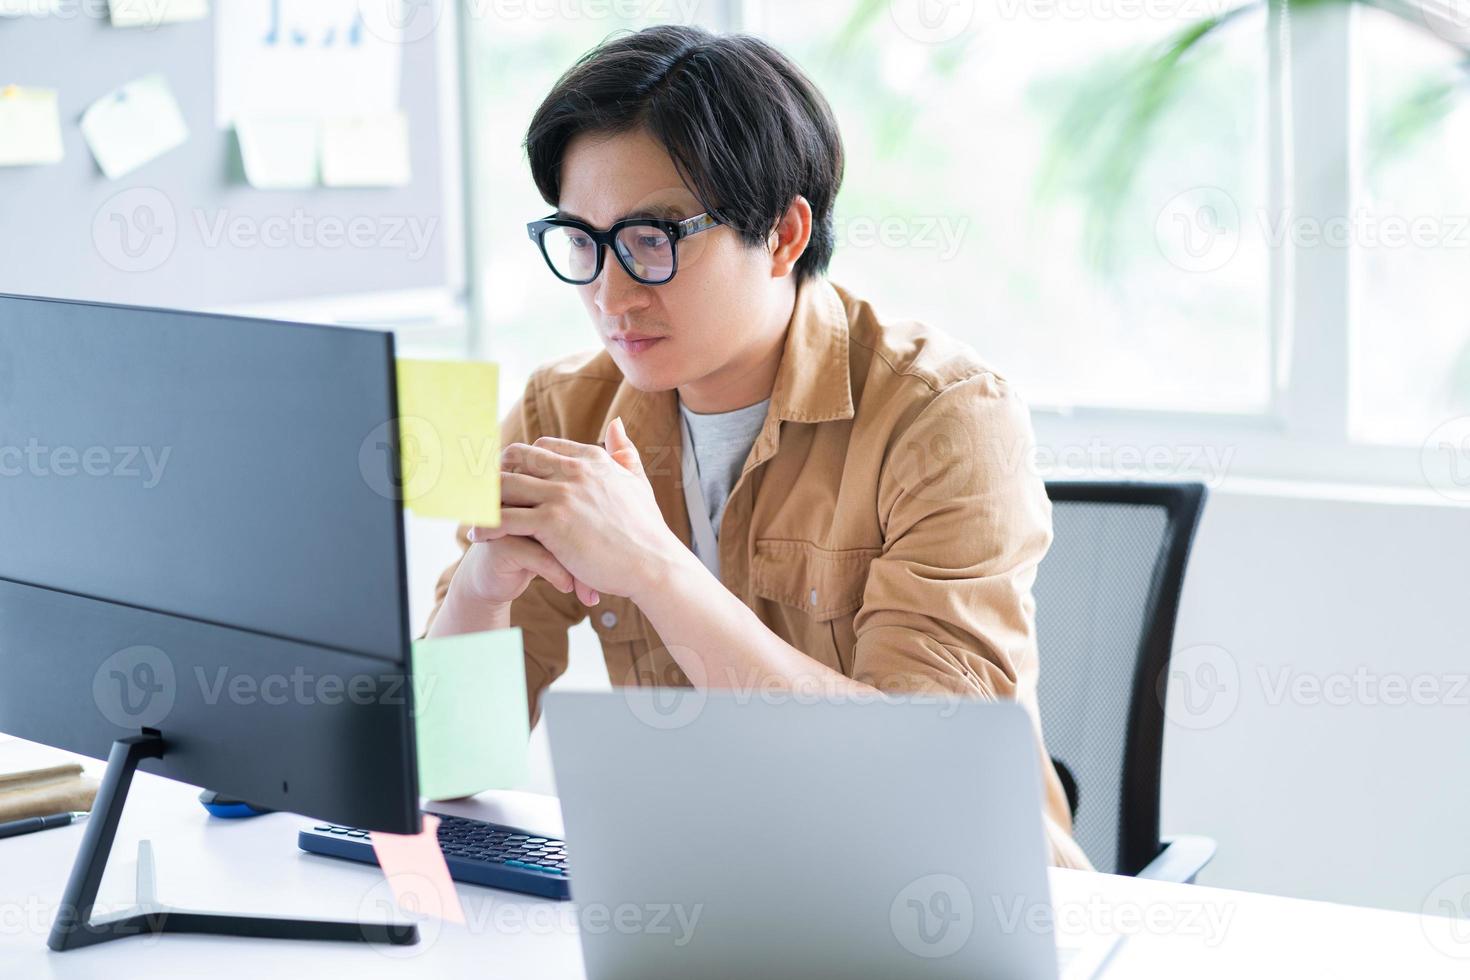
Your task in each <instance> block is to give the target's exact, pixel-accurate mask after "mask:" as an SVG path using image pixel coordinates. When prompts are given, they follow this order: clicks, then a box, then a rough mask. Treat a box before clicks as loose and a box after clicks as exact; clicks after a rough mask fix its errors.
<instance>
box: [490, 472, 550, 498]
mask: <svg viewBox="0 0 1470 980" xmlns="http://www.w3.org/2000/svg"><path fill="white" fill-rule="evenodd" d="M556 490H557V488H556V484H554V483H552V482H550V481H549V480H544V479H542V478H541V477H537V476H531V475H530V474H529V473H515V472H502V473H501V474H500V502H501V504H502V505H505V504H510V505H512V506H514V505H517V504H521V505H529V504H540V503H545V502H546V501H548V500H550V499H551V498H552V496H553V494H555V493H556Z"/></svg>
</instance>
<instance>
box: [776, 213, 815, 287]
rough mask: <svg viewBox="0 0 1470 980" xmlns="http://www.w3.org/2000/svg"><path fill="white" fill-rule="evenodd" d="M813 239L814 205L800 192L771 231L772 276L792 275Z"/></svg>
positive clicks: (777, 277)
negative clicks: (798, 260) (797, 262)
mask: <svg viewBox="0 0 1470 980" xmlns="http://www.w3.org/2000/svg"><path fill="white" fill-rule="evenodd" d="M811 240H812V206H811V202H809V201H808V200H807V199H806V198H804V197H802V196H801V195H800V194H798V195H797V196H796V197H794V198H792V199H791V204H790V205H788V206H787V208H786V213H785V214H783V215H781V220H779V221H777V222H776V227H775V228H774V229H772V231H771V242H772V245H771V277H772V278H773V279H779V278H782V277H784V276H789V275H791V273H792V271H793V270H794V269H795V268H796V261H797V259H800V258H801V256H802V254H803V253H804V252H806V247H807V243H809V242H810V241H811Z"/></svg>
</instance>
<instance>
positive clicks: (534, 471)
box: [500, 440, 601, 478]
mask: <svg viewBox="0 0 1470 980" xmlns="http://www.w3.org/2000/svg"><path fill="white" fill-rule="evenodd" d="M537 441H538V442H540V440H537ZM559 441H561V440H559ZM573 445H580V443H573ZM588 448H591V449H594V450H596V451H597V452H601V450H600V449H597V447H596V446H592V447H588ZM585 458H587V457H585V456H580V455H579V456H569V455H567V454H565V453H559V452H556V451H555V450H552V449H548V448H546V447H545V446H541V445H536V446H528V445H526V444H525V443H523V442H513V443H511V444H510V445H508V446H506V447H505V451H504V452H502V453H501V454H500V469H501V472H506V471H510V472H513V473H530V474H531V475H532V476H539V477H543V478H550V477H557V476H561V475H562V474H563V473H565V472H566V471H567V467H569V466H572V465H575V464H576V462H577V461H578V460H580V459H585Z"/></svg>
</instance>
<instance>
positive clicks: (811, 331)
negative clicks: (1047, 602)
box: [430, 27, 1087, 867]
mask: <svg viewBox="0 0 1470 980" xmlns="http://www.w3.org/2000/svg"><path fill="white" fill-rule="evenodd" d="M526 149H527V152H528V155H529V157H530V163H531V169H532V172H533V175H534V177H535V179H536V183H537V186H538V188H539V189H540V191H541V194H542V196H543V197H544V198H545V199H546V201H547V202H548V203H549V204H551V205H552V206H553V207H555V208H556V209H557V210H556V213H555V215H553V216H552V217H551V218H548V219H544V220H542V221H537V222H532V223H531V224H530V225H529V226H528V230H529V232H530V235H531V237H532V238H533V239H534V240H535V242H536V244H537V246H538V247H540V249H541V251H542V254H543V256H544V257H545V258H546V261H547V264H548V265H549V266H550V268H551V271H552V272H553V273H555V275H556V277H557V278H559V279H561V280H563V281H564V282H567V283H571V284H573V286H574V288H576V289H577V290H578V292H579V293H580V295H581V298H582V300H583V303H584V304H585V305H586V308H587V312H588V315H589V317H590V318H591V320H592V323H593V325H594V327H595V329H596V330H597V333H598V339H599V340H600V341H601V343H602V347H603V349H602V350H601V351H599V352H597V353H596V354H583V355H578V356H575V357H570V358H567V359H564V360H561V361H558V362H556V363H553V364H551V365H548V366H546V367H543V368H541V369H540V370H539V371H537V372H536V374H535V375H534V376H533V377H532V379H531V381H530V383H529V385H528V386H527V389H526V391H525V393H524V395H523V396H522V398H521V400H520V403H519V404H518V405H517V406H516V408H515V409H514V410H513V411H512V412H511V413H510V415H509V417H508V418H507V419H506V422H505V425H504V429H503V431H504V439H505V442H506V445H505V449H504V454H503V457H502V474H501V480H502V483H501V493H502V522H501V525H500V527H498V528H462V529H461V532H460V540H461V545H462V547H464V548H465V552H464V555H463V557H462V558H461V560H460V561H459V562H458V563H457V564H456V565H455V566H454V567H452V568H450V569H449V570H448V571H446V572H445V574H444V576H443V578H442V579H441V581H440V583H439V588H438V598H439V605H438V606H437V607H436V609H435V613H434V615H433V617H432V618H431V620H430V634H431V635H443V634H452V633H462V632H470V631H477V630H486V629H496V628H503V627H506V626H512V625H514V626H519V627H520V628H521V630H522V631H523V635H524V640H525V656H526V675H527V687H528V690H527V695H528V697H529V699H530V705H531V715H532V719H533V723H534V720H535V719H536V718H537V717H538V716H539V700H540V695H541V692H542V691H543V690H544V689H545V688H546V686H547V685H548V684H550V683H551V682H552V681H553V680H554V679H556V677H558V676H559V675H560V674H561V673H562V672H563V671H564V670H565V669H566V664H567V636H566V631H567V629H568V628H569V627H570V626H572V625H573V624H575V623H577V622H579V621H580V620H581V619H582V618H583V617H584V616H587V615H588V614H589V612H590V614H591V616H592V625H593V628H594V629H595V630H596V631H597V633H598V635H599V638H600V639H601V641H602V646H603V651H604V654H605V656H606V659H607V666H608V672H609V675H610V677H611V678H612V680H613V682H614V683H615V684H638V685H657V684H670V685H689V684H694V685H698V686H710V687H724V688H738V689H741V690H754V691H768V690H771V689H773V688H779V689H783V690H795V691H806V692H810V693H813V694H816V695H819V696H826V697H833V698H848V699H859V698H865V699H868V700H872V699H875V698H877V697H879V693H878V692H880V691H881V692H884V693H885V694H888V695H891V696H900V697H914V696H921V695H922V696H931V697H932V696H933V695H935V694H939V693H942V694H947V695H960V696H968V697H978V698H1012V699H1015V700H1017V701H1019V702H1021V703H1022V704H1023V705H1024V706H1025V707H1026V708H1027V710H1029V711H1030V712H1031V715H1032V717H1033V718H1036V717H1037V711H1036V677H1037V655H1036V637H1035V628H1034V617H1033V612H1034V603H1033V600H1032V596H1031V591H1030V590H1031V584H1032V581H1033V579H1034V577H1035V571H1036V566H1037V563H1038V562H1039V561H1040V560H1041V557H1042V555H1043V554H1045V552H1046V550H1047V547H1048V546H1049V544H1050V541H1051V511H1050V504H1049V502H1048V500H1047V497H1046V494H1045V490H1044V487H1043V486H1042V484H1041V482H1040V481H1039V480H1038V479H1037V478H1036V477H1035V476H1034V474H1032V473H1030V472H1029V471H1028V468H1027V465H1026V463H1027V460H1028V458H1029V449H1030V446H1031V430H1030V422H1029V419H1028V416H1027V413H1026V410H1025V407H1024V406H1023V404H1022V403H1021V401H1020V399H1019V398H1018V397H1017V396H1016V394H1015V393H1014V392H1013V391H1012V390H1011V388H1010V386H1009V385H1008V384H1007V383H1006V382H1005V380H1004V379H1002V378H1001V377H1000V376H998V375H997V374H996V373H994V372H993V371H991V370H989V369H988V368H987V367H985V366H984V365H983V364H982V363H981V362H980V361H979V360H978V359H977V358H976V357H975V355H974V354H973V353H972V352H971V351H970V350H969V348H967V347H965V346H963V345H961V344H959V343H957V342H955V341H953V340H951V339H950V338H948V337H946V336H945V335H943V334H940V333H937V332H935V331H932V330H929V329H926V328H925V327H922V326H920V325H917V324H912V323H903V324H885V323H883V322H881V321H880V320H879V318H878V317H877V315H876V314H875V313H874V312H873V310H872V309H871V308H870V307H869V306H868V305H867V304H866V303H864V302H863V301H861V300H860V299H858V298H856V297H855V296H853V295H851V294H849V293H847V292H844V291H842V290H840V289H838V288H837V287H835V286H833V285H832V284H830V283H829V282H827V281H826V280H825V279H824V278H823V273H824V272H825V270H826V268H827V264H828V261H829V259H830V258H831V255H832V249H833V219H832V206H833V201H834V199H835V198H836V195H837V190H838V187H839V185H840V184H841V181H842V170H843V155H842V145H841V140H840V138H839V135H838V132H837V127H836V124H835V122H834V120H833V118H832V114H831V110H830V108H829V107H828V105H827V103H826V101H825V99H824V98H823V97H822V96H821V94H820V93H819V92H818V91H817V90H816V89H815V87H813V85H812V84H811V82H810V81H809V80H808V79H807V78H806V77H805V76H804V75H803V74H802V73H801V71H800V70H799V69H798V68H796V66H795V65H793V64H792V63H791V62H790V61H789V60H787V59H786V58H785V57H783V56H782V55H781V54H779V53H778V52H777V51H775V50H774V49H773V48H771V47H770V46H769V45H767V44H765V43H764V42H762V41H760V40H757V39H755V38H752V37H745V36H715V35H711V34H709V33H707V32H704V31H701V30H698V29H693V28H682V27H656V28H650V29H648V30H644V31H640V32H638V33H635V34H631V35H628V36H623V37H621V38H618V39H616V40H612V41H609V42H606V43H604V44H603V45H602V46H600V47H598V48H597V49H595V50H593V51H592V52H590V53H589V54H588V55H586V56H585V57H584V58H582V60H581V61H579V62H578V63H577V64H576V65H574V66H573V67H572V68H571V69H570V70H569V71H568V72H567V73H566V74H565V75H564V76H563V77H562V78H561V79H560V80H559V81H558V82H557V84H556V86H555V88H554V89H553V90H552V92H551V93H550V95H548V96H547V98H546V100H545V101H544V102H543V103H542V105H541V107H540V108H539V109H538V110H537V112H536V115H535V117H534V119H533V120H532V122H531V126H530V130H529V133H528V135H527V138H526ZM604 447H605V448H604ZM1037 745H1038V751H1039V752H1040V753H1041V755H1042V759H1043V773H1044V780H1045V785H1044V790H1045V797H1046V798H1045V814H1044V815H1045V818H1046V828H1047V834H1048V837H1049V840H1050V843H1051V848H1052V857H1053V860H1054V861H1055V862H1056V863H1058V864H1063V865H1068V866H1075V867H1086V866H1087V859H1086V857H1084V856H1083V854H1082V852H1081V850H1080V849H1079V848H1078V847H1077V845H1076V843H1075V842H1074V841H1073V840H1072V838H1071V836H1070V816H1069V812H1068V807H1067V803H1066V798H1065V795H1064V792H1063V789H1062V786H1061V783H1060V781H1059V780H1058V778H1057V774H1056V772H1055V770H1054V769H1053V767H1052V765H1051V762H1050V759H1049V758H1048V757H1047V756H1046V753H1045V750H1044V748H1042V747H1041V737H1040V724H1039V722H1038V723H1037Z"/></svg>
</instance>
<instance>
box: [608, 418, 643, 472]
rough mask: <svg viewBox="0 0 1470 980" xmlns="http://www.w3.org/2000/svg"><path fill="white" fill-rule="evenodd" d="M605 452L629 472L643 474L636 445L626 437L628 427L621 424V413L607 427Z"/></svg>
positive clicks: (641, 462)
mask: <svg viewBox="0 0 1470 980" xmlns="http://www.w3.org/2000/svg"><path fill="white" fill-rule="evenodd" d="M607 452H608V455H610V456H611V457H612V458H613V459H614V460H616V461H617V463H618V465H619V466H621V467H622V468H623V469H625V470H627V471H628V472H629V473H633V474H636V475H638V476H642V475H643V458H642V457H641V456H639V455H638V447H637V446H635V445H633V440H632V439H629V438H628V427H627V426H626V425H624V424H623V417H622V416H621V415H619V416H618V417H617V418H615V419H613V420H612V424H611V425H609V426H608V427H607Z"/></svg>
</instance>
